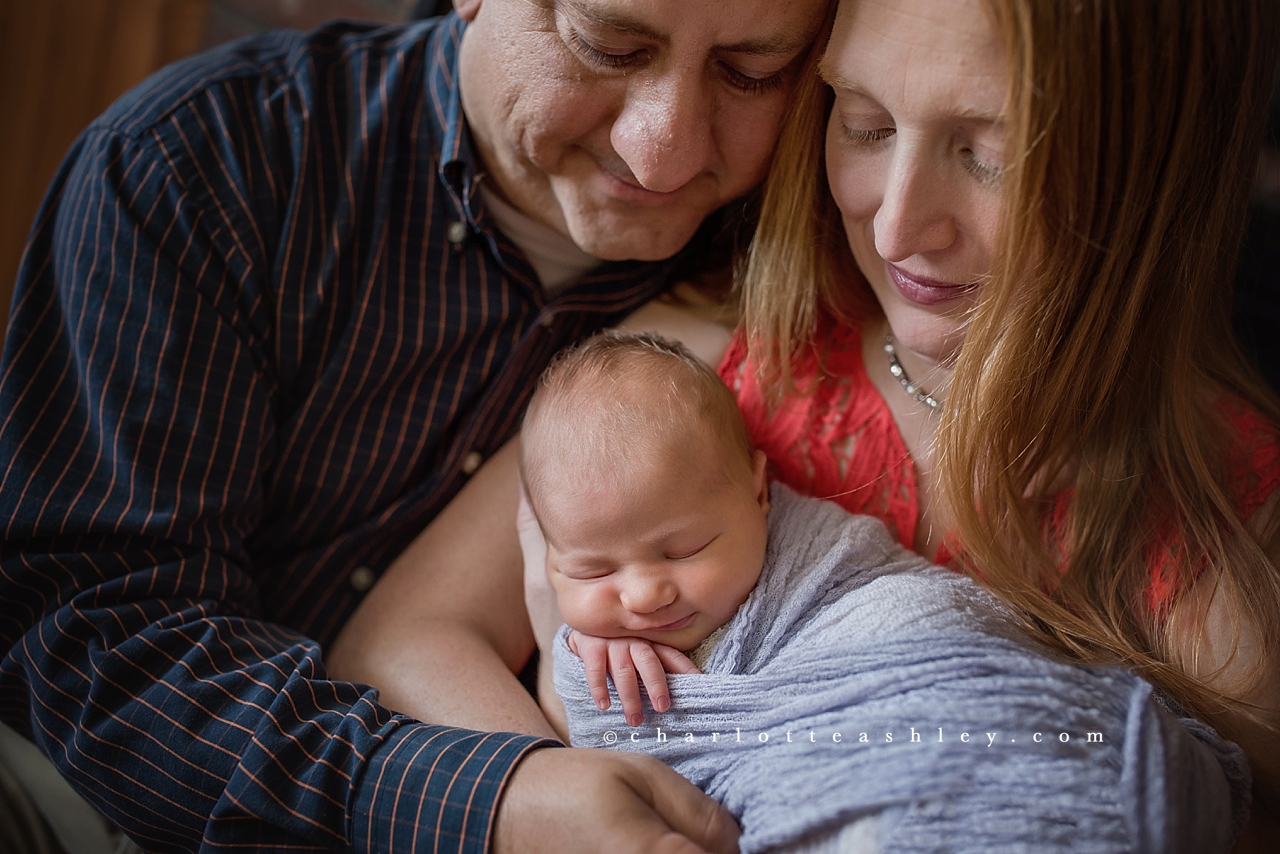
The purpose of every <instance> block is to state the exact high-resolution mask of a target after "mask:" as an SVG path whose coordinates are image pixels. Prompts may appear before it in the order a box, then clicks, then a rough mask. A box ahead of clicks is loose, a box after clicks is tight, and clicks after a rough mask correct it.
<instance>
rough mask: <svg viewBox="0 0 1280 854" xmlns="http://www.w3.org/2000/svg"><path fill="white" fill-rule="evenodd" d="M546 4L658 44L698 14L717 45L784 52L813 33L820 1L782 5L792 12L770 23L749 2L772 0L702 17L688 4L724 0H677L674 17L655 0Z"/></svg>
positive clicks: (742, 2) (554, 0)
mask: <svg viewBox="0 0 1280 854" xmlns="http://www.w3.org/2000/svg"><path fill="white" fill-rule="evenodd" d="M546 4H547V5H548V6H550V7H553V8H559V9H561V10H563V11H565V12H568V13H570V14H572V15H573V16H574V17H576V18H578V19H579V20H583V21H587V22H590V23H592V24H594V25H596V26H599V27H603V28H607V29H609V30H611V31H613V32H615V33H619V34H621V35H630V36H635V37H638V38H643V39H646V40H649V41H653V42H655V43H657V44H660V45H668V44H670V43H671V41H672V38H673V36H674V35H676V33H677V31H678V29H679V28H688V27H690V26H697V25H698V24H697V21H698V20H699V19H701V20H705V21H714V22H715V24H716V26H717V28H718V30H719V31H718V32H717V33H716V34H715V35H716V42H715V47H716V49H717V50H720V51H724V52H726V53H741V54H751V55H787V54H795V53H798V52H799V51H801V50H803V49H804V48H805V46H807V45H808V44H809V42H811V41H812V40H813V38H814V36H815V35H816V30H817V27H818V23H819V20H818V14H817V13H818V11H820V10H821V8H822V5H823V4H822V2H820V0H819V1H818V2H814V0H810V2H801V3H794V4H784V5H787V6H790V7H791V8H792V9H793V12H792V13H791V14H786V15H777V16H772V19H773V21H776V23H773V24H772V25H770V24H769V23H766V22H765V21H766V19H767V18H768V17H769V16H764V15H753V14H751V13H752V12H753V11H754V10H753V9H752V8H751V7H752V6H753V5H759V6H760V8H761V9H762V10H764V9H766V8H775V7H776V2H774V1H773V0H738V2H737V3H735V4H734V5H733V7H732V14H731V15H706V16H699V15H696V14H688V13H689V11H690V7H696V6H699V5H705V6H708V7H723V6H724V4H723V3H721V2H718V0H681V3H680V6H681V7H682V9H683V10H684V11H685V13H686V14H682V15H681V16H680V17H679V18H674V17H673V16H671V15H666V14H662V13H661V11H660V10H658V9H657V8H656V6H657V5H659V4H649V3H635V2H629V0H546ZM673 21H674V23H673Z"/></svg>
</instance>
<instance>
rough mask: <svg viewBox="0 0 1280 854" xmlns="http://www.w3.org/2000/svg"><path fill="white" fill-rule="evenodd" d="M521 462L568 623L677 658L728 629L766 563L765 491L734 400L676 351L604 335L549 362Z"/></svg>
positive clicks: (643, 338) (653, 339) (647, 339)
mask: <svg viewBox="0 0 1280 854" xmlns="http://www.w3.org/2000/svg"><path fill="white" fill-rule="evenodd" d="M520 468H521V472H522V474H523V476H524V481H525V485H526V487H527V489H528V492H529V501H530V504H531V505H532V507H533V511H534V514H535V515H536V516H537V517H538V522H539V523H540V524H541V526H542V531H543V533H544V534H545V535H546V538H547V577H548V579H549V580H550V582H551V586H552V588H553V589H554V590H555V592H556V596H557V599H558V601H559V604H560V613H561V615H562V616H563V617H564V620H565V622H566V623H568V624H569V625H570V626H572V627H573V628H575V629H577V630H578V631H580V632H583V633H584V634H589V635H595V636H596V637H641V638H645V639H647V640H651V641H656V642H658V643H663V644H666V645H668V646H673V647H675V648H677V649H681V650H689V649H692V648H693V647H695V646H697V645H698V644H699V643H701V642H702V641H703V640H704V639H705V638H706V637H707V636H708V635H710V634H711V632H713V631H715V629H716V628H718V627H719V626H721V625H723V624H724V623H726V622H728V621H729V619H730V618H731V617H732V616H733V614H734V612H735V611H737V609H738V606H739V605H741V604H742V602H743V601H744V600H745V599H746V598H747V594H748V593H750V592H751V589H752V588H753V587H754V586H755V584H756V581H757V580H758V579H759V577H760V569H761V567H762V566H763V565H764V554H765V542H766V539H767V520H766V516H767V514H768V510H769V490H768V484H767V483H766V479H765V458H764V454H763V453H762V452H759V451H756V450H754V449H753V448H752V444H751V437H750V436H749V435H748V433H747V428H746V424H745V423H744V422H743V419H742V414H741V413H740V412H739V411H738V407H737V404H736V403H735V402H734V399H733V395H732V394H731V393H730V392H729V389H728V388H726V387H725V385H724V383H723V382H722V381H721V380H720V378H719V377H717V376H716V374H715V372H714V371H712V370H711V369H710V368H708V367H707V366H706V365H704V364H703V363H702V362H700V361H698V359H697V358H696V357H695V356H693V355H692V354H691V353H689V352H688V351H687V350H685V349H684V348H683V347H681V346H680V345H678V344H672V343H670V342H667V341H664V340H663V339H661V338H658V337H657V336H653V335H624V334H620V333H612V332H609V333H604V334H602V335H597V336H596V337H594V338H591V339H589V340H588V341H586V342H584V343H583V344H581V345H580V346H578V347H576V348H574V349H572V350H570V351H568V352H566V353H564V354H562V355H561V356H560V357H558V358H557V359H556V360H555V361H554V362H553V363H552V364H551V366H550V367H549V368H547V371H546V373H545V374H543V377H542V381H541V382H540V384H539V387H538V390H537V392H536V393H535V394H534V397H533V400H532V401H531V402H530V404H529V411H528V412H527V413H526V415H525V420H524V428H523V433H522V436H521V442H520Z"/></svg>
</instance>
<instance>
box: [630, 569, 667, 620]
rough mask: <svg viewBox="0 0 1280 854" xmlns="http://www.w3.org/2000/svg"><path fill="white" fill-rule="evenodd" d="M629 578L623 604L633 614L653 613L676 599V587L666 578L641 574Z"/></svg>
mask: <svg viewBox="0 0 1280 854" xmlns="http://www.w3.org/2000/svg"><path fill="white" fill-rule="evenodd" d="M637 576H638V577H633V578H629V579H627V583H626V585H625V586H624V587H623V590H622V605H623V607H624V608H626V609H627V610H628V611H630V612H631V613H633V614H652V613H653V612H655V611H659V610H661V609H663V608H665V607H667V606H668V605H670V604H671V603H672V602H674V601H676V587H675V585H674V584H671V583H670V582H669V581H667V580H666V579H665V578H659V577H655V576H651V575H647V574H645V575H640V574H638V573H637Z"/></svg>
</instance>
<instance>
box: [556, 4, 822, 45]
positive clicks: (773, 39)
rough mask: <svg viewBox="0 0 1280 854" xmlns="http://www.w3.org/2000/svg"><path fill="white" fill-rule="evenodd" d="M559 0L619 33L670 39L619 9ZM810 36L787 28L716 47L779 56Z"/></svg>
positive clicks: (660, 41)
mask: <svg viewBox="0 0 1280 854" xmlns="http://www.w3.org/2000/svg"><path fill="white" fill-rule="evenodd" d="M562 3H563V5H565V6H568V7H569V8H570V9H572V10H573V13H574V14H575V15H576V16H578V17H580V18H585V19H586V20H588V21H590V22H591V23H593V24H596V25H598V26H601V27H605V28H608V29H611V30H614V31H615V32H618V33H621V34H622V35H627V36H637V37H639V38H643V39H647V40H649V41H653V42H656V43H658V44H660V45H663V46H666V45H667V44H668V43H670V41H671V37H670V36H669V35H667V34H666V33H663V32H660V31H658V30H655V29H654V28H653V27H651V26H649V25H648V24H646V23H645V22H644V21H641V20H639V19H637V18H634V17H632V16H631V15H628V14H626V13H625V12H623V11H619V10H616V9H601V8H599V7H597V6H594V5H589V4H586V3H580V2H577V0H562ZM813 38H814V34H813V33H811V32H809V31H808V30H806V29H803V28H801V29H797V30H795V31H791V32H783V33H773V34H771V35H768V36H765V37H763V38H758V39H746V40H745V41H741V42H736V43H734V44H728V45H722V46H720V47H718V48H717V49H718V50H720V51H722V52H724V53H740V54H747V55H751V56H780V55H784V54H794V53H799V52H800V51H801V50H803V49H804V48H805V46H806V45H808V44H809V43H810V42H811V41H813Z"/></svg>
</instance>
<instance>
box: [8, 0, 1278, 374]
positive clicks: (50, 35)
mask: <svg viewBox="0 0 1280 854" xmlns="http://www.w3.org/2000/svg"><path fill="white" fill-rule="evenodd" d="M450 5H451V4H450V0H0V335H3V331H4V327H5V324H6V322H7V318H8V306H9V300H10V296H11V293H12V289H13V280H14V276H15V274H16V272H17V268H18V261H19V258H20V257H21V254H22V247H23V244H24V242H25V240H26V235H27V231H28V229H29V228H30V225H31V221H32V219H34V217H35V213H36V208H37V207H38V206H39V204H40V199H41V197H42V196H43V194H44V190H45V187H46V186H47V184H48V183H49V180H50V179H51V178H52V177H53V173H54V171H55V170H56V169H57V167H58V163H59V161H61V159H62V156H63V154H64V153H65V152H66V150H67V147H68V146H69V145H70V144H71V142H72V140H74V139H75V137H76V135H77V134H78V133H79V132H80V130H81V129H82V128H84V126H85V125H87V124H88V123H89V122H90V121H91V120H92V119H93V118H94V117H95V116H97V115H98V114H99V113H101V112H102V111H103V110H104V109H106V107H107V106H108V105H109V104H110V103H111V102H112V101H114V100H115V99H116V98H117V97H119V96H120V95H121V94H122V93H124V92H125V91H126V90H128V89H129V88H130V87H132V86H133V85H134V84H136V83H138V82H140V81H141V80H142V79H143V78H144V77H146V76H147V75H148V74H150V73H151V72H153V71H155V70H156V69H158V68H160V67H161V66H162V65H165V64H167V63H169V62H172V61H174V60H176V59H180V58H182V57H184V56H186V55H187V54H190V53H194V52H196V51H198V50H202V49H204V48H208V47H213V46H215V45H218V44H221V43H223V42H226V41H230V40H232V39H236V38H240V37H242V36H247V35H251V34H252V33H255V32H259V31H261V30H264V29H269V28H272V27H293V28H297V29H310V28H311V27H314V26H316V25H317V24H320V23H322V22H324V21H328V20H332V19H334V18H355V19H363V20H370V21H379V22H385V23H397V22H403V21H406V20H409V19H411V18H415V17H426V16H428V15H431V14H438V13H440V12H442V11H446V10H448V8H449V7H450ZM1278 72H1280V70H1278ZM1276 82H1277V89H1276V94H1275V96H1274V97H1273V99H1272V108H1271V121H1270V125H1269V127H1268V139H1267V143H1268V147H1267V148H1266V149H1265V150H1264V152H1263V156H1262V159H1261V161H1260V163H1259V168H1258V178H1257V184H1256V191H1255V194H1254V204H1253V209H1252V212H1251V216H1250V220H1249V226H1248V231H1247V233H1246V235H1245V244H1244V250H1243V252H1242V256H1241V262H1240V268H1239V272H1238V275H1237V281H1236V306H1237V311H1236V332H1237V334H1238V335H1239V337H1240V340H1241V342H1242V343H1243V344H1244V346H1245V349H1246V351H1248V352H1249V353H1250V354H1251V355H1253V356H1254V357H1255V358H1256V359H1257V361H1258V363H1259V365H1260V367H1261V368H1262V370H1263V373H1264V374H1265V375H1266V376H1267V378H1268V379H1269V380H1270V381H1271V384H1272V386H1273V387H1275V388H1277V389H1280V73H1278V74H1277V81H1276Z"/></svg>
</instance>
